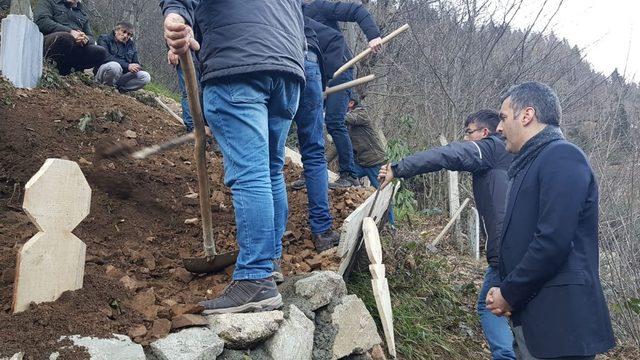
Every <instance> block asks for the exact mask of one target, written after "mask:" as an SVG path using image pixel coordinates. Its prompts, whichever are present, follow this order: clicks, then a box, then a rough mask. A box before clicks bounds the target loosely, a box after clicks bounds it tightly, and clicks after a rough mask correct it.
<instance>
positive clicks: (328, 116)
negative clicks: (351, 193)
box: [302, 0, 382, 187]
mask: <svg viewBox="0 0 640 360" xmlns="http://www.w3.org/2000/svg"><path fill="white" fill-rule="evenodd" d="M302 9H303V10H302V11H303V12H304V15H305V16H308V17H310V18H312V19H314V20H315V21H317V22H319V23H321V24H323V25H325V26H328V27H330V28H333V29H334V30H337V31H340V27H339V25H338V22H339V21H341V22H356V23H358V25H359V26H360V29H361V30H362V32H363V33H364V34H365V35H366V37H367V40H368V41H369V47H370V48H371V49H372V50H373V51H374V52H379V51H380V49H381V44H382V39H381V38H380V29H378V25H376V22H375V20H374V19H373V16H372V15H371V14H370V13H369V11H368V10H367V9H366V8H365V7H364V5H362V4H359V3H352V2H342V1H325V0H305V1H304V4H303V7H302ZM352 57H353V54H352V53H351V51H350V50H349V48H348V47H346V46H345V48H344V51H343V53H342V54H341V56H340V58H337V59H335V58H334V60H339V66H342V65H343V64H344V63H346V62H347V61H349V60H350V59H351V58H352ZM334 72H335V71H334ZM328 75H329V76H333V72H332V73H331V74H328ZM351 80H353V69H349V70H347V71H345V72H344V73H342V74H341V75H339V76H337V77H336V78H334V79H331V81H330V82H329V86H336V85H340V84H343V83H345V82H347V81H351ZM350 97H351V91H350V90H343V91H338V92H336V93H333V94H331V95H329V96H328V97H327V99H326V102H325V107H326V111H325V124H326V126H327V131H328V132H329V134H331V137H332V138H333V141H334V143H335V145H336V150H337V151H338V162H339V164H340V170H339V172H340V179H338V180H337V181H336V182H334V183H331V184H330V187H350V186H357V185H359V184H360V183H359V182H358V179H357V178H356V174H355V169H354V158H353V146H352V144H351V139H350V138H349V132H348V131H347V127H346V124H345V116H346V114H347V106H348V103H349V99H350Z"/></svg>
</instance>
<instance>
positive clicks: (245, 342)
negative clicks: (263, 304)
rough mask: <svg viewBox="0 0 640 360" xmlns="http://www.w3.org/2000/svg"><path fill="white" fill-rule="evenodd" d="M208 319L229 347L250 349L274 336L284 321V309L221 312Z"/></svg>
mask: <svg viewBox="0 0 640 360" xmlns="http://www.w3.org/2000/svg"><path fill="white" fill-rule="evenodd" d="M207 319H208V320H209V324H210V325H211V328H212V329H213V331H215V332H216V334H218V336H220V337H221V338H222V339H223V340H224V342H225V344H226V346H227V347H228V348H230V349H249V348H251V347H253V346H254V345H256V344H258V343H261V342H263V341H265V340H266V339H268V338H270V337H271V336H273V334H274V333H275V332H276V331H277V330H278V328H279V327H280V323H282V322H283V321H284V314H283V313H282V311H267V312H259V313H247V314H220V315H210V316H208V317H207Z"/></svg>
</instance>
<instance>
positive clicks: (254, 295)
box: [198, 278, 282, 314]
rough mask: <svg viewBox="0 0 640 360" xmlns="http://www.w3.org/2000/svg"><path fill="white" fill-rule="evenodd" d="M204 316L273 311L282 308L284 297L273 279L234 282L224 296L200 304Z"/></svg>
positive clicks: (225, 290)
mask: <svg viewBox="0 0 640 360" xmlns="http://www.w3.org/2000/svg"><path fill="white" fill-rule="evenodd" d="M198 304H199V305H202V306H203V307H204V311H203V313H204V314H230V313H243V312H258V311H271V310H275V309H279V308H281V307H282V295H280V293H279V292H278V287H277V286H276V283H275V282H274V281H273V279H272V278H267V279H260V280H238V281H232V282H231V284H229V285H228V286H227V288H226V289H224V292H223V293H222V295H220V296H218V297H217V298H215V299H211V300H207V301H201V302H200V303H198Z"/></svg>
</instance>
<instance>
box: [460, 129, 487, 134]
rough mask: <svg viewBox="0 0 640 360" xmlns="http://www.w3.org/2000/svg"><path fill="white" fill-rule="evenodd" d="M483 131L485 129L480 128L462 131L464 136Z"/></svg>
mask: <svg viewBox="0 0 640 360" xmlns="http://www.w3.org/2000/svg"><path fill="white" fill-rule="evenodd" d="M484 129H485V128H480V129H475V130H471V129H465V130H464V134H465V135H471V134H473V133H474V132H478V131H482V130H484Z"/></svg>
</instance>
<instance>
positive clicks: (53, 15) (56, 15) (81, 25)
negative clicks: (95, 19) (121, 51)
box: [33, 0, 107, 75]
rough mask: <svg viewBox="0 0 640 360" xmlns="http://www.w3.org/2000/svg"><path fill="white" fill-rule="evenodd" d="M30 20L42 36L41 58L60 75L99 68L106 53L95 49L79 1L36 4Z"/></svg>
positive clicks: (52, 1) (56, 0)
mask: <svg viewBox="0 0 640 360" xmlns="http://www.w3.org/2000/svg"><path fill="white" fill-rule="evenodd" d="M33 17H34V21H35V23H36V25H38V28H39V29H40V32H41V33H42V34H44V56H45V58H48V59H51V60H53V61H55V62H56V66H57V68H58V72H59V73H60V75H69V74H70V73H71V70H72V69H74V70H76V71H82V70H84V69H91V68H93V67H95V66H98V65H100V64H102V62H103V61H104V59H105V57H106V56H107V52H106V51H105V49H104V48H102V47H101V46H97V45H95V43H96V42H95V40H94V38H93V32H92V31H91V25H89V16H88V15H87V13H86V12H85V11H84V8H83V6H82V3H81V2H80V1H79V0H39V1H38V3H37V4H36V7H35V9H34V10H33Z"/></svg>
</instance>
